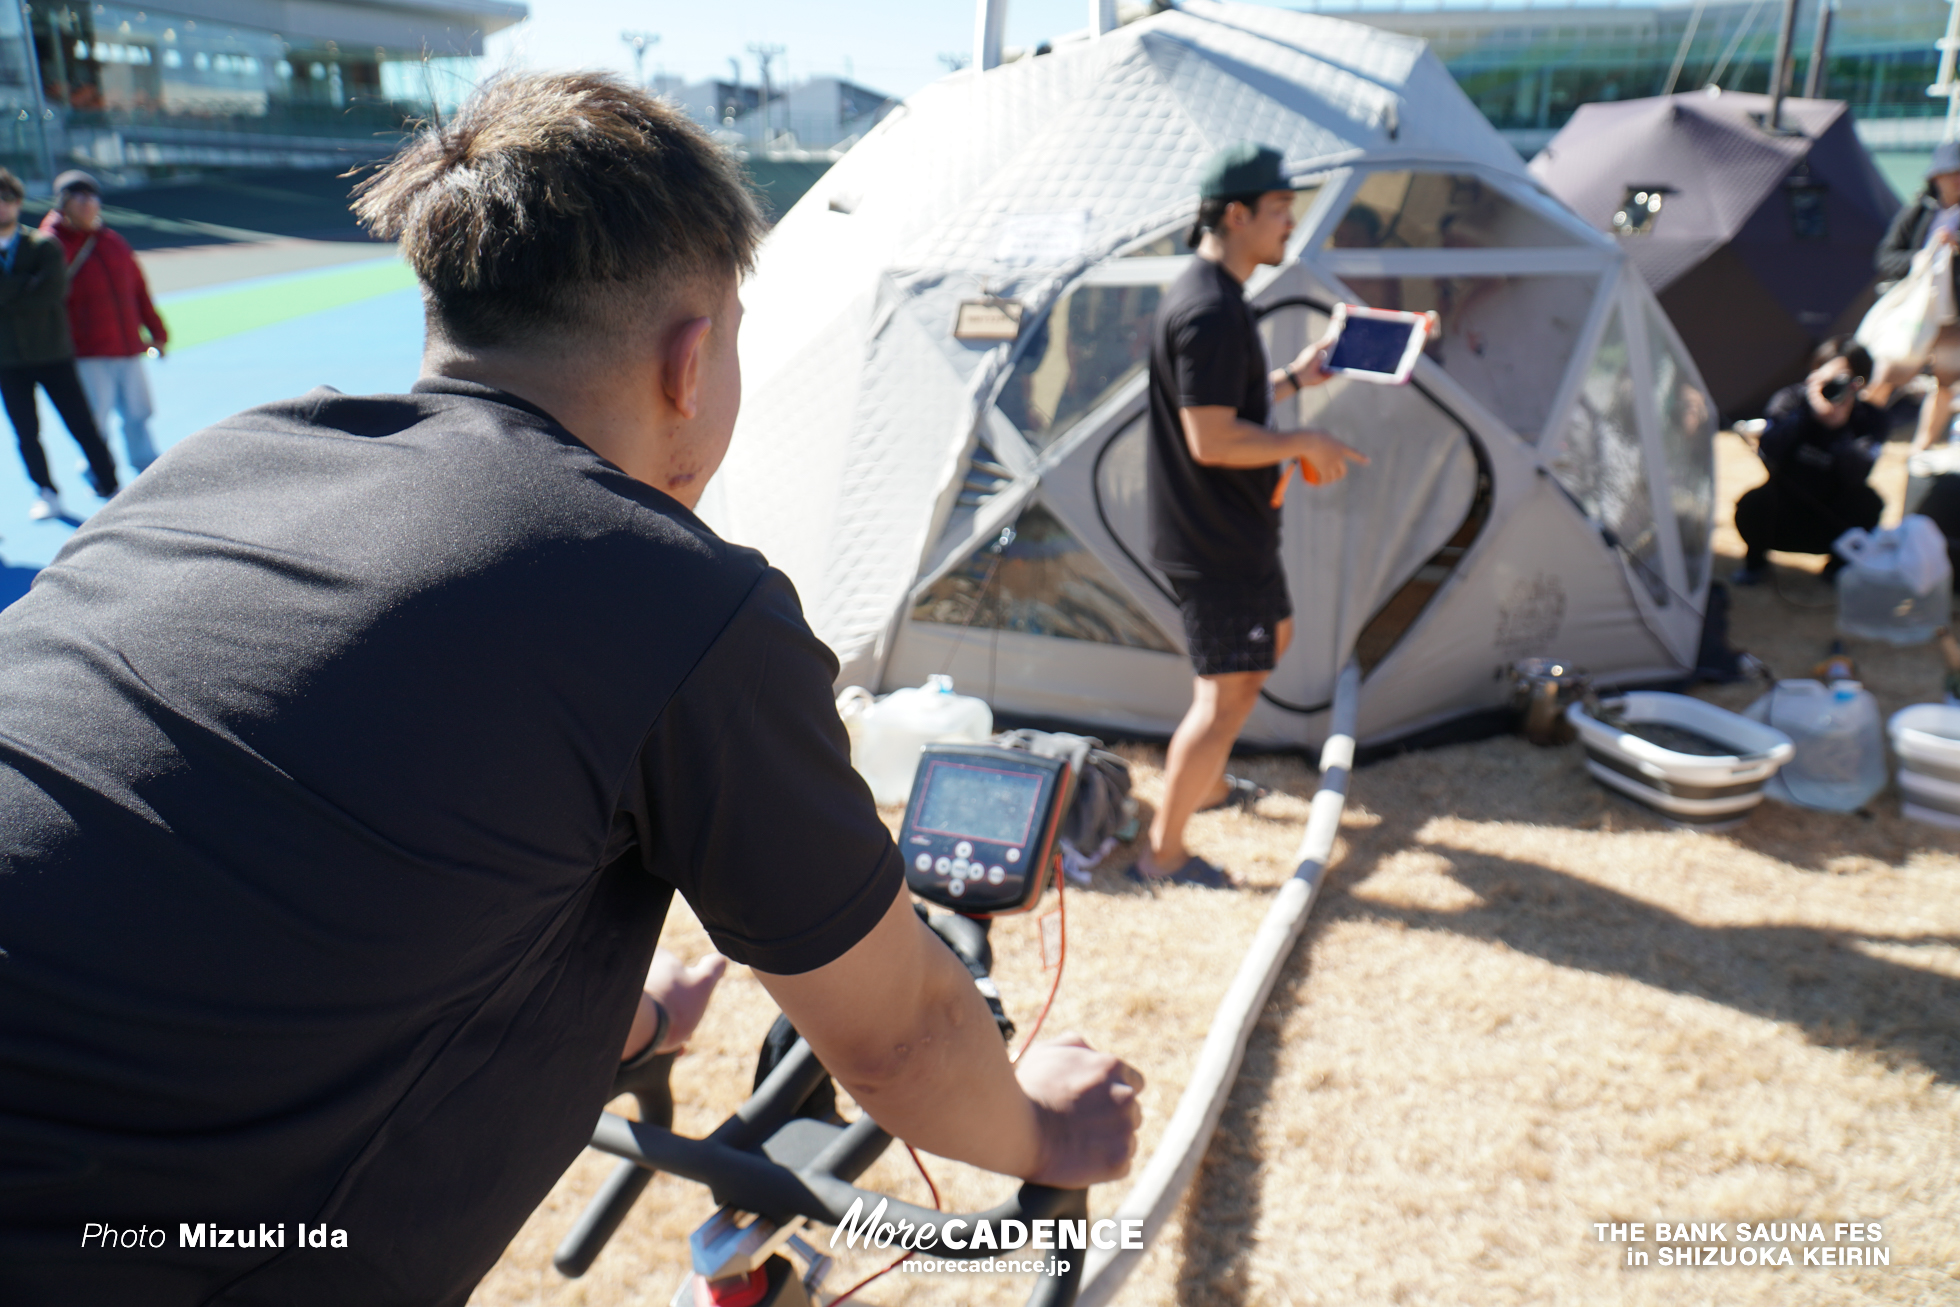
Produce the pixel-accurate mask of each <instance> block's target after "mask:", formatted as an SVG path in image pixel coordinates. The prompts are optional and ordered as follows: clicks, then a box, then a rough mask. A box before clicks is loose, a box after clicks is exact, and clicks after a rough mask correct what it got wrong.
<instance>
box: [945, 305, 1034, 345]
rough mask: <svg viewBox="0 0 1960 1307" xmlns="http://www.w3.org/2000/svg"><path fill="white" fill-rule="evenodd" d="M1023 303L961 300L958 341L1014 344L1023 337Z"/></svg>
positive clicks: (955, 332)
mask: <svg viewBox="0 0 1960 1307" xmlns="http://www.w3.org/2000/svg"><path fill="white" fill-rule="evenodd" d="M1023 307H1024V306H1023V305H1022V303H1021V301H1019V300H995V299H985V300H961V301H960V312H959V316H958V317H957V318H954V319H953V339H954V340H1013V339H1015V338H1016V337H1018V336H1019V335H1020V334H1021V310H1022V309H1023Z"/></svg>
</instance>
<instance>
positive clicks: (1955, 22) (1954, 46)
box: [1926, 0, 1960, 140]
mask: <svg viewBox="0 0 1960 1307" xmlns="http://www.w3.org/2000/svg"><path fill="white" fill-rule="evenodd" d="M1939 51H1940V75H1939V78H1938V79H1937V80H1936V81H1935V82H1934V83H1933V84H1932V85H1931V86H1929V87H1927V88H1926V94H1928V95H1943V96H1945V97H1946V137H1947V139H1948V140H1951V139H1952V138H1953V128H1954V120H1955V118H1957V117H1960V86H1957V85H1955V84H1954V81H1953V56H1954V52H1955V51H1960V0H1953V7H1952V8H1951V9H1950V10H1949V11H1948V13H1947V16H1946V35H1945V36H1943V37H1941V38H1940V40H1939Z"/></svg>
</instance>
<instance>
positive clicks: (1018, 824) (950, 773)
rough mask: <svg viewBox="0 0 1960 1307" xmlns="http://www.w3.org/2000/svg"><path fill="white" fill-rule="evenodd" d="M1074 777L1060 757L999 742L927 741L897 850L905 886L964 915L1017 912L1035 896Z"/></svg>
mask: <svg viewBox="0 0 1960 1307" xmlns="http://www.w3.org/2000/svg"><path fill="white" fill-rule="evenodd" d="M1073 777H1074V773H1073V772H1072V771H1071V770H1070V763H1069V761H1068V760H1067V759H1064V758H1046V757H1040V756H1038V755H1036V754H1034V753H1032V752H1030V751H1028V750H1025V749H1010V748H1006V747H1004V746H1002V745H998V744H954V743H946V744H928V745H926V746H925V749H924V751H923V753H922V756H921V757H920V759H919V770H918V771H917V772H916V773H915V774H914V776H913V779H912V797H911V798H910V799H908V800H906V804H905V821H904V823H903V824H902V825H901V826H900V827H899V831H898V848H899V852H900V853H902V854H903V855H904V857H905V883H906V884H907V885H908V886H910V887H911V890H912V892H913V893H914V894H917V895H918V896H919V897H920V898H922V899H924V900H926V901H927V902H928V903H937V904H939V906H941V907H943V908H951V909H953V910H954V911H955V912H959V913H964V914H965V915H967V916H990V915H992V914H995V913H1000V912H1021V911H1024V910H1026V909H1027V908H1029V907H1032V906H1033V905H1034V903H1035V901H1036V900H1038V899H1039V898H1040V897H1041V890H1042V886H1043V885H1044V884H1046V883H1047V880H1048V879H1049V876H1050V874H1051V872H1052V871H1053V863H1054V860H1055V841H1056V839H1057V837H1058V832H1059V831H1060V828H1061V814H1062V812H1063V811H1064V810H1065V809H1066V808H1067V806H1068V799H1069V795H1070V793H1071V792H1072V789H1073Z"/></svg>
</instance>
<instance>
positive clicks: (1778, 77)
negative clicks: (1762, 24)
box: [1764, 0, 1797, 132]
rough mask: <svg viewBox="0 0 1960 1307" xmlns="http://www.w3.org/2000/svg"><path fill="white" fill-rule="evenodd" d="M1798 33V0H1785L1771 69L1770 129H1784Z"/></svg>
mask: <svg viewBox="0 0 1960 1307" xmlns="http://www.w3.org/2000/svg"><path fill="white" fill-rule="evenodd" d="M1796 34H1797V0H1783V21H1782V22H1781V23H1780V24H1778V26H1777V29H1776V62H1775V63H1774V64H1772V65H1771V66H1770V70H1769V121H1768V122H1767V123H1765V124H1764V126H1766V127H1768V128H1769V130H1770V131H1773V132H1780V131H1782V130H1783V96H1784V93H1785V92H1786V91H1788V90H1789V89H1790V46H1791V43H1792V42H1793V41H1794V40H1795V38H1796Z"/></svg>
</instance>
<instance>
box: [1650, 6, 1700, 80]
mask: <svg viewBox="0 0 1960 1307" xmlns="http://www.w3.org/2000/svg"><path fill="white" fill-rule="evenodd" d="M1706 4H1707V0H1695V9H1694V12H1693V13H1691V14H1689V15H1688V30H1687V31H1685V32H1683V33H1682V34H1681V48H1680V49H1679V50H1676V51H1675V52H1674V67H1672V68H1670V69H1668V70H1667V85H1666V86H1664V87H1662V88H1661V94H1662V95H1673V94H1674V84H1675V83H1676V82H1678V81H1680V80H1681V65H1683V64H1685V63H1687V62H1688V47H1689V46H1691V45H1693V44H1694V43H1695V29H1696V28H1697V27H1700V26H1701V11H1702V9H1703V8H1704V7H1705V6H1706Z"/></svg>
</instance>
